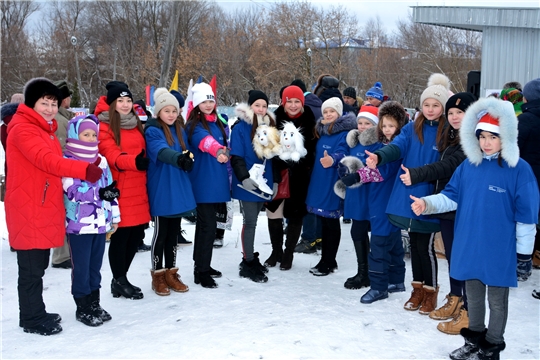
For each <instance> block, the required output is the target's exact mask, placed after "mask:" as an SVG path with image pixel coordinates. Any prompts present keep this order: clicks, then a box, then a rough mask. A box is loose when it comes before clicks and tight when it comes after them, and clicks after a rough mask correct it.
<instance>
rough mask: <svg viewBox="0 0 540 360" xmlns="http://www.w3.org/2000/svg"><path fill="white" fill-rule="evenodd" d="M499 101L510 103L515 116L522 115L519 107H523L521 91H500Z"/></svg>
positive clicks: (513, 89) (512, 89)
mask: <svg viewBox="0 0 540 360" xmlns="http://www.w3.org/2000/svg"><path fill="white" fill-rule="evenodd" d="M499 99H501V100H505V101H510V102H511V103H512V105H514V112H515V113H516V115H519V114H521V113H522V111H521V105H523V94H522V93H521V91H519V90H518V89H515V88H508V89H502V91H501V93H500V94H499Z"/></svg>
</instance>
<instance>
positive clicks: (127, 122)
mask: <svg viewBox="0 0 540 360" xmlns="http://www.w3.org/2000/svg"><path fill="white" fill-rule="evenodd" d="M98 119H99V121H102V122H105V123H107V124H109V112H108V111H104V112H102V113H100V114H99V115H98ZM138 119H139V118H138V117H137V115H135V113H134V112H130V113H129V114H126V115H122V114H120V128H121V129H124V130H131V129H134V128H136V127H137V120H138Z"/></svg>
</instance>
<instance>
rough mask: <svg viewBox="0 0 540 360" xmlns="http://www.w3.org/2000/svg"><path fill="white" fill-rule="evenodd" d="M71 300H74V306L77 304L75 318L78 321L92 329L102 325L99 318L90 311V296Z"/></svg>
mask: <svg viewBox="0 0 540 360" xmlns="http://www.w3.org/2000/svg"><path fill="white" fill-rule="evenodd" d="M73 299H74V300H75V304H77V311H76V312H75V317H76V318H77V320H78V321H80V322H82V323H83V324H84V325H87V326H92V327H95V326H100V325H103V321H102V320H101V318H100V317H99V316H98V315H97V314H96V313H95V312H94V311H92V302H91V300H90V295H86V296H83V297H81V298H73Z"/></svg>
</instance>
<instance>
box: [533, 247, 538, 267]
mask: <svg viewBox="0 0 540 360" xmlns="http://www.w3.org/2000/svg"><path fill="white" fill-rule="evenodd" d="M532 265H533V268H535V269H540V250H536V251H535V252H534V254H533V257H532Z"/></svg>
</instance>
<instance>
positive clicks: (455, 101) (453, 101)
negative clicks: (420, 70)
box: [444, 92, 476, 119]
mask: <svg viewBox="0 0 540 360" xmlns="http://www.w3.org/2000/svg"><path fill="white" fill-rule="evenodd" d="M475 101H476V98H475V96H474V95H473V94H471V93H468V92H460V93H457V94H454V95H452V96H450V98H448V100H447V101H446V105H445V106H444V111H445V113H444V115H445V116H446V118H447V119H448V110H450V109H452V108H457V109H459V110H461V111H463V112H465V110H467V108H468V107H469V106H470V105H471V104H472V103H473V102H475Z"/></svg>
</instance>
